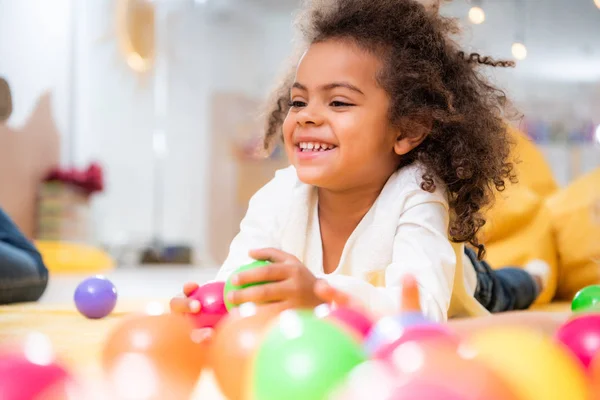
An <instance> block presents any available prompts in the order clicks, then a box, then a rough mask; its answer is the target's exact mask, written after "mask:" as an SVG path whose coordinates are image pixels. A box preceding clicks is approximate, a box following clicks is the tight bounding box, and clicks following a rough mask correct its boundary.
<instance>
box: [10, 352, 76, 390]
mask: <svg viewBox="0 0 600 400" xmlns="http://www.w3.org/2000/svg"><path fill="white" fill-rule="evenodd" d="M70 385H72V381H71V377H70V375H69V373H68V372H67V371H66V370H65V369H64V368H63V367H61V366H60V365H58V364H55V363H53V362H50V363H35V362H32V361H31V360H29V359H27V358H26V357H25V356H24V355H21V354H17V353H5V354H0V398H2V400H22V399H31V400H37V399H49V398H52V399H61V400H62V399H68V398H69V393H68V392H69V386H70ZM50 396H52V397H50Z"/></svg>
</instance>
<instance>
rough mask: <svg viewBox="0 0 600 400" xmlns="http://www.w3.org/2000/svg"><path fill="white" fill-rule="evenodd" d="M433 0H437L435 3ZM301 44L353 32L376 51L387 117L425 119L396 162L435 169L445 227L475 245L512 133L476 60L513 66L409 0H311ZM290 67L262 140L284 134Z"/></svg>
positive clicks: (428, 180) (499, 94) (505, 166)
mask: <svg viewBox="0 0 600 400" xmlns="http://www.w3.org/2000/svg"><path fill="white" fill-rule="evenodd" d="M438 5H439V4H438ZM297 26H298V28H299V29H298V32H299V33H300V38H301V39H302V46H301V48H303V49H306V48H307V47H308V46H309V45H310V44H311V43H316V42H323V41H326V40H350V41H352V42H353V43H355V44H356V45H358V46H360V47H361V48H363V49H365V50H367V51H370V52H373V53H374V54H376V55H378V56H379V57H380V58H381V59H382V61H383V64H384V66H383V67H382V71H381V72H380V74H379V76H378V81H379V84H380V85H381V86H382V87H383V88H384V89H386V91H387V92H388V94H389V97H390V110H389V118H390V123H392V124H394V125H395V126H398V127H400V128H403V131H404V132H407V133H406V134H410V132H414V131H415V130H416V129H418V128H421V130H422V127H420V126H419V125H423V121H428V122H427V127H429V125H431V130H430V131H429V133H428V135H427V137H426V139H425V140H424V141H423V142H422V143H421V144H420V145H419V146H417V147H416V148H415V149H413V150H412V151H411V152H410V153H408V154H407V155H405V156H403V159H402V160H401V166H400V167H401V168H402V167H403V166H406V165H409V164H411V163H413V162H415V161H418V162H420V163H422V165H423V166H424V168H425V173H424V174H423V177H422V179H423V181H422V183H421V187H422V189H423V190H427V191H430V192H432V191H434V190H435V188H436V184H435V181H436V180H437V179H439V180H441V181H443V183H444V184H445V186H446V187H447V191H448V197H449V204H450V209H451V212H452V218H451V222H450V227H449V236H450V238H451V239H452V240H453V241H455V242H469V243H470V244H472V245H473V246H475V247H477V248H479V256H480V257H482V256H483V252H484V250H483V246H482V245H480V243H479V241H478V237H477V236H478V232H479V230H480V228H481V227H482V226H483V225H484V224H485V217H484V214H483V209H484V208H485V207H487V206H489V205H490V204H491V202H492V201H493V198H494V189H496V190H498V191H502V190H504V188H505V183H506V182H507V181H515V175H514V174H513V165H512V163H510V162H509V161H508V156H509V152H510V148H511V140H510V134H509V128H508V125H507V122H506V121H505V120H504V117H505V113H504V112H505V110H506V106H507V104H508V103H507V98H506V95H505V93H504V92H503V91H502V90H499V89H498V88H496V87H494V86H493V85H492V84H491V83H490V82H489V81H488V80H487V79H486V77H485V76H484V75H483V74H482V73H481V72H480V67H481V66H483V65H485V66H493V67H511V66H514V63H513V62H512V61H495V60H493V59H491V58H489V57H484V56H481V55H480V54H477V53H473V54H465V53H464V52H463V51H461V50H460V48H459V46H458V44H457V43H456V42H454V41H453V40H452V39H451V37H452V36H453V35H455V34H457V33H458V32H459V31H460V30H459V28H458V23H457V22H456V21H455V20H454V19H450V18H445V17H442V16H441V15H439V13H438V12H437V7H436V6H434V7H431V8H426V7H425V6H424V5H422V4H421V3H419V2H417V1H415V0H313V1H308V2H306V3H305V6H304V8H303V9H302V10H301V12H300V14H299V16H298V19H297ZM293 79H294V74H293V73H292V72H291V71H290V72H289V73H287V74H286V75H285V78H284V79H283V81H282V82H281V83H280V84H279V85H278V87H277V90H275V91H274V93H273V98H272V99H271V101H270V102H269V106H268V107H269V109H268V114H267V126H266V132H265V148H266V149H268V148H269V146H270V144H271V143H272V139H273V138H275V137H279V136H280V135H281V126H282V123H283V121H284V119H285V117H286V115H287V112H288V111H289V105H288V104H289V95H290V89H291V85H292V84H293Z"/></svg>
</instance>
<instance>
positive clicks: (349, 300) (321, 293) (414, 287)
mask: <svg viewBox="0 0 600 400" xmlns="http://www.w3.org/2000/svg"><path fill="white" fill-rule="evenodd" d="M315 294H316V295H317V296H318V297H319V298H320V299H321V300H322V301H323V302H325V303H329V304H334V305H337V306H341V307H351V308H355V309H357V310H363V311H364V310H366V307H365V306H364V304H362V303H361V302H360V301H359V300H358V299H356V298H355V297H352V296H351V295H350V294H348V293H346V292H344V291H341V290H339V289H336V288H334V287H333V286H331V285H330V284H329V283H327V282H326V281H324V280H320V281H318V282H317V283H316V284H315ZM419 299H420V297H419V285H418V283H417V280H416V279H415V278H414V276H412V275H406V276H404V277H403V278H402V290H401V291H400V310H399V311H400V312H414V311H421V304H420V301H419Z"/></svg>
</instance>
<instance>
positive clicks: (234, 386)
mask: <svg viewBox="0 0 600 400" xmlns="http://www.w3.org/2000/svg"><path fill="white" fill-rule="evenodd" d="M276 316H277V313H276V312H275V311H274V310H272V311H271V310H270V309H260V308H258V307H257V306H256V305H255V304H252V303H246V304H242V305H240V306H239V307H238V308H236V309H234V310H232V311H231V313H230V314H229V315H228V316H226V317H225V318H223V320H222V322H221V323H220V324H219V326H218V327H217V329H216V331H215V334H214V337H213V338H212V341H211V345H210V352H209V354H210V365H211V367H212V369H213V373H214V376H215V379H216V381H217V383H218V384H219V387H220V388H221V391H222V392H223V394H224V395H225V397H227V399H229V400H243V398H244V395H245V390H246V387H247V386H248V379H249V375H248V374H249V367H250V365H251V364H252V359H253V356H254V354H255V352H256V349H257V348H258V347H259V346H260V344H261V342H262V339H263V335H264V332H265V331H266V329H267V328H268V327H269V323H270V322H271V321H272V320H273V319H274V318H275V317H276Z"/></svg>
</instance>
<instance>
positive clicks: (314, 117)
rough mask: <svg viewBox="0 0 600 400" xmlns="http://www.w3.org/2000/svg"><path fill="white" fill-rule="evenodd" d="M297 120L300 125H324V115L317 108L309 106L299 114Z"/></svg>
mask: <svg viewBox="0 0 600 400" xmlns="http://www.w3.org/2000/svg"><path fill="white" fill-rule="evenodd" d="M296 120H297V122H298V125H300V126H307V125H317V126H318V125H321V124H322V123H323V120H324V118H323V114H322V113H321V112H320V111H319V110H318V109H317V107H316V106H311V105H307V106H306V107H304V108H303V109H302V110H300V112H298V114H297V117H296Z"/></svg>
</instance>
